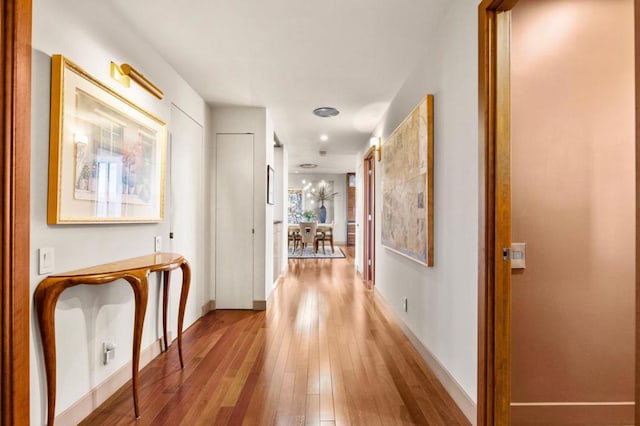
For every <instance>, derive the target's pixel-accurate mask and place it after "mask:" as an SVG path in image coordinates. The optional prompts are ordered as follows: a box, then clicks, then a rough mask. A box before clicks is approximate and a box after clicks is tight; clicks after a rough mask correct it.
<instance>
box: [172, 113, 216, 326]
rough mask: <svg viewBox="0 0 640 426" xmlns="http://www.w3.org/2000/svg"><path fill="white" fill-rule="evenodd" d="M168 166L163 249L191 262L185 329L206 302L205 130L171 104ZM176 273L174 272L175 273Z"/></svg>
mask: <svg viewBox="0 0 640 426" xmlns="http://www.w3.org/2000/svg"><path fill="white" fill-rule="evenodd" d="M170 141H171V146H170V149H171V151H170V155H171V157H170V158H171V167H170V173H171V175H170V184H171V189H170V194H169V200H170V201H169V202H170V209H169V223H170V224H171V225H170V226H171V229H170V231H171V235H172V236H173V238H172V239H169V241H168V244H167V243H166V242H165V250H164V251H171V252H175V253H180V254H181V255H183V256H184V258H185V259H187V261H188V262H189V263H190V264H191V289H190V291H189V298H188V299H187V309H186V312H185V322H184V328H187V327H188V326H189V325H191V324H192V323H193V322H195V321H196V320H197V319H198V318H199V317H200V315H201V309H202V306H203V305H205V304H206V303H207V302H208V301H209V293H210V291H209V290H208V287H206V286H205V282H204V281H205V280H204V268H205V262H204V252H205V240H204V239H203V238H202V229H203V227H204V226H205V220H204V217H205V216H204V206H205V203H204V200H205V190H204V132H203V128H202V125H200V123H198V122H196V121H195V120H194V119H193V118H191V117H190V116H189V115H187V114H186V113H184V112H183V111H182V110H181V109H180V108H178V107H177V106H175V105H171V139H170ZM174 275H176V273H174ZM179 280H180V278H179V277H178V276H177V275H176V276H175V278H173V279H172V282H173V283H174V284H173V285H172V286H170V288H171V300H173V301H175V303H170V304H169V306H170V308H169V312H170V316H169V320H170V321H169V324H175V323H176V321H177V318H176V317H177V312H178V309H177V306H178V300H179V299H180V284H179V283H180V281H179Z"/></svg>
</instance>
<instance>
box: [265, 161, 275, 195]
mask: <svg viewBox="0 0 640 426" xmlns="http://www.w3.org/2000/svg"><path fill="white" fill-rule="evenodd" d="M273 179H274V171H273V167H271V166H269V165H267V204H273V203H274V201H273V185H274V183H273Z"/></svg>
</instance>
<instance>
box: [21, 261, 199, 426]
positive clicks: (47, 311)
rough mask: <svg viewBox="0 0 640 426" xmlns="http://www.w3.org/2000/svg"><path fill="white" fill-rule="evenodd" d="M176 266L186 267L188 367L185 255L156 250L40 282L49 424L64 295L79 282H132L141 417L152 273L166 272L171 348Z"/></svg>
mask: <svg viewBox="0 0 640 426" xmlns="http://www.w3.org/2000/svg"><path fill="white" fill-rule="evenodd" d="M176 268H181V269H182V290H181V292H180V307H179V309H178V353H179V355H180V367H181V368H184V363H183V361H182V324H183V320H184V311H185V306H186V303H187V296H188V294H189V285H190V282H191V269H190V268H189V263H188V262H187V261H186V260H185V259H184V257H182V256H181V255H179V254H175V253H155V254H150V255H147V256H141V257H136V258H133V259H127V260H122V261H119V262H113V263H107V264H104V265H99V266H93V267H91V268H86V269H80V270H77V271H72V272H66V273H63V274H56V275H51V276H49V277H47V278H45V279H44V280H42V282H40V284H39V285H38V287H37V288H36V291H35V293H34V304H35V309H36V312H37V315H38V323H39V325H40V337H41V339H42V349H43V353H44V366H45V373H46V379H47V424H48V425H49V426H52V425H53V424H54V420H55V408H56V334H55V307H56V303H57V302H58V297H59V296H60V294H61V293H62V292H63V291H64V290H66V289H67V288H69V287H74V286H76V285H80V284H88V285H102V284H108V283H111V282H113V281H116V280H118V279H124V280H126V281H127V282H128V283H129V284H130V285H131V288H132V289H133V295H134V298H135V313H134V324H133V356H132V382H133V407H134V410H135V415H136V418H138V417H140V411H139V409H138V366H139V363H140V344H141V341H142V326H143V323H144V315H145V312H146V310H147V299H148V295H149V281H148V276H149V273H151V272H163V275H164V276H163V283H164V285H163V294H162V331H163V334H164V350H165V351H166V350H167V348H168V340H167V299H168V298H169V282H170V279H169V278H170V275H171V271H172V270H174V269H176Z"/></svg>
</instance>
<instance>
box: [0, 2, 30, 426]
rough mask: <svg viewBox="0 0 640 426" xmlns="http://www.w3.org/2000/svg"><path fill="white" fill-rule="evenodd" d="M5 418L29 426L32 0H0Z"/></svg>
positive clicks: (1, 309) (1, 308)
mask: <svg viewBox="0 0 640 426" xmlns="http://www.w3.org/2000/svg"><path fill="white" fill-rule="evenodd" d="M0 8H1V9H2V10H1V12H2V13H1V18H0V19H1V21H0V22H1V23H0V52H1V55H2V60H3V61H2V65H1V66H0V78H1V80H2V84H1V85H0V91H1V92H2V107H1V110H0V116H1V118H2V126H0V134H1V137H2V150H0V171H1V173H2V187H1V189H0V195H1V197H0V206H1V208H2V231H1V235H2V266H0V273H1V274H2V291H1V296H0V297H1V303H0V313H1V315H0V318H1V319H0V323H1V326H0V327H1V329H0V330H1V331H0V333H1V334H2V351H1V354H0V357H1V362H0V369H1V371H0V376H1V377H2V378H1V379H0V382H1V389H0V393H1V403H2V407H1V414H0V418H1V422H2V424H6V425H9V424H12V425H19V424H25V425H27V424H29V318H30V316H29V299H30V298H29V294H30V291H29V217H30V213H29V189H30V187H29V185H30V181H29V176H30V162H31V151H30V148H31V146H30V145H31V139H30V137H31V136H30V126H31V123H30V122H31V120H30V117H31V0H2V2H0Z"/></svg>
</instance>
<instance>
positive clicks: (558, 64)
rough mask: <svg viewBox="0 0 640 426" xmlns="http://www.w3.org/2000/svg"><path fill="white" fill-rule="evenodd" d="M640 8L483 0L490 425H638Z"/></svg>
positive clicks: (484, 283) (486, 402)
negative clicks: (637, 85) (637, 59)
mask: <svg viewBox="0 0 640 426" xmlns="http://www.w3.org/2000/svg"><path fill="white" fill-rule="evenodd" d="M516 3H517V5H516ZM632 7H633V2H632V1H631V0H626V1H625V0H616V1H607V0H593V1H588V2H584V1H579V0H577V1H572V0H568V1H564V2H553V1H548V0H542V1H540V0H538V1H536V0H534V1H530V0H520V1H518V2H516V1H488V0H487V1H484V2H483V3H482V4H481V5H480V10H479V12H480V13H479V16H480V20H479V30H480V49H479V52H480V67H479V69H480V100H481V102H480V105H481V111H480V117H481V123H480V126H481V127H480V135H481V146H482V147H483V148H484V170H483V169H482V168H481V185H482V186H481V194H480V195H481V210H480V211H481V215H482V214H483V216H482V217H481V224H482V223H483V224H484V227H483V226H481V230H480V242H481V250H480V256H481V257H480V273H479V279H480V281H479V336H478V337H479V357H478V361H479V366H478V367H479V386H478V423H479V424H510V423H512V424H527V423H531V422H538V423H539V424H568V423H570V422H572V423H573V424H586V423H590V424H593V423H596V424H631V423H633V417H634V405H635V404H634V403H635V400H636V398H637V394H635V395H634V364H635V361H636V359H637V351H636V350H635V347H634V344H633V340H634V335H635V333H636V330H637V325H636V323H637V321H636V318H635V307H634V304H633V301H634V299H635V297H634V295H636V294H637V290H636V288H637V284H636V283H637V277H636V276H635V268H636V264H637V256H638V252H637V251H636V250H635V244H636V243H635V240H636V238H635V236H636V230H635V220H636V219H635V218H636V216H637V209H636V208H635V204H636V202H635V201H636V190H637V188H636V187H635V183H636V177H635V176H636V167H637V166H636V165H634V163H633V161H634V158H635V156H636V152H637V148H636V146H637V142H636V138H637V136H636V135H635V134H634V127H635V124H634V118H635V115H634V100H635V99H634V96H633V93H634V87H633V85H634V82H633V79H634V65H633V56H634V53H633V20H632V18H631V16H633V13H632V12H633V10H632ZM616 14H617V16H614V15H616ZM625 19H626V21H625ZM607 20H609V21H607ZM623 22H624V24H623ZM536 25H537V26H538V30H535V27H536ZM554 26H555V27H554ZM552 27H554V28H555V29H554V28H552ZM543 28H544V30H542V31H541V29H543ZM598 31H600V33H598ZM534 34H535V37H533V35H534ZM613 34H617V37H618V39H617V41H615V42H612V41H611V40H610V39H611V37H616V36H614V35H613ZM612 45H614V46H616V49H611V48H610V46H612ZM622 52H626V55H627V56H626V57H622V58H621V57H620V55H623V53H622ZM616 55H617V56H616ZM623 56H624V55H623ZM623 63H624V66H623ZM623 68H624V71H623V72H622V74H619V71H620V70H621V69H623ZM602 69H606V70H607V72H606V73H603V72H602ZM585 80H586V81H585ZM578 84H582V85H583V86H578ZM583 96H585V97H586V98H587V99H584V100H582V97H583ZM621 132H622V134H621ZM512 243H526V245H525V246H524V248H525V249H524V250H522V246H515V245H514V246H512ZM622 252H624V253H622ZM616 253H617V254H616ZM521 257H524V261H525V262H524V265H520V266H524V268H518V269H513V270H512V267H515V266H518V265H517V262H514V261H513V260H512V259H516V258H521ZM636 374H637V372H636Z"/></svg>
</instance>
